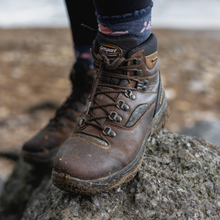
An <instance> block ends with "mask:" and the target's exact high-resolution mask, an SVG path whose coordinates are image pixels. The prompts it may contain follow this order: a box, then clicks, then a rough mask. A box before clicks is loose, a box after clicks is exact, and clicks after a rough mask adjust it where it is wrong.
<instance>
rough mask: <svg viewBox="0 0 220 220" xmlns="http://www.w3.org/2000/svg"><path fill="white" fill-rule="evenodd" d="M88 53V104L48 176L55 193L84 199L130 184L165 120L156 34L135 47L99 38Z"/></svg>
mask: <svg viewBox="0 0 220 220" xmlns="http://www.w3.org/2000/svg"><path fill="white" fill-rule="evenodd" d="M92 54H93V58H94V66H95V68H96V70H97V78H96V81H95V83H94V87H93V91H92V94H91V95H90V102H89V103H88V105H87V107H86V109H85V110H84V113H83V114H82V115H81V118H80V120H79V122H78V126H77V127H76V129H75V131H74V133H73V134H72V135H71V137H69V138H68V139H67V140H66V142H65V143H64V145H63V146H62V148H61V149H60V151H59V152H58V154H57V156H56V158H55V160H54V167H53V172H52V181H53V183H54V184H55V186H57V187H58V188H60V189H63V190H65V191H70V192H80V193H86V194H88V193H100V192H106V191H108V190H110V189H112V188H115V187H117V186H119V185H120V184H122V183H124V182H127V181H129V180H130V179H132V178H133V177H134V176H135V174H136V173H137V171H138V169H139V167H140V166H141V163H142V159H143V155H144V152H145V148H146V146H147V144H148V139H149V137H150V136H151V135H153V134H155V133H157V132H158V131H159V130H160V129H161V128H162V127H163V126H164V125H165V123H166V121H167V119H168V116H169V110H168V105H167V101H166V98H165V92H164V89H163V88H162V84H161V76H160V71H159V66H158V54H157V39H156V37H155V35H153V34H152V35H151V36H150V38H149V39H148V40H147V41H146V42H144V43H143V44H141V45H138V42H137V39H136V38H134V37H130V36H124V37H118V38H116V37H113V38H112V37H107V36H105V35H103V34H101V33H98V36H97V38H96V41H95V43H94V49H93V51H92Z"/></svg>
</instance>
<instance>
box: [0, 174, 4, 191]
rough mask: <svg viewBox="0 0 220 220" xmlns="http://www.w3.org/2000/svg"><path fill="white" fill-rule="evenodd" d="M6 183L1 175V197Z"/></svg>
mask: <svg viewBox="0 0 220 220" xmlns="http://www.w3.org/2000/svg"><path fill="white" fill-rule="evenodd" d="M4 183H5V180H4V178H3V177H2V176H1V175H0V195H1V193H2V190H3V187H4Z"/></svg>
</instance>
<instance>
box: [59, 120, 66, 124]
mask: <svg viewBox="0 0 220 220" xmlns="http://www.w3.org/2000/svg"><path fill="white" fill-rule="evenodd" d="M58 124H59V125H61V126H66V122H65V121H64V120H62V119H60V120H59V121H58Z"/></svg>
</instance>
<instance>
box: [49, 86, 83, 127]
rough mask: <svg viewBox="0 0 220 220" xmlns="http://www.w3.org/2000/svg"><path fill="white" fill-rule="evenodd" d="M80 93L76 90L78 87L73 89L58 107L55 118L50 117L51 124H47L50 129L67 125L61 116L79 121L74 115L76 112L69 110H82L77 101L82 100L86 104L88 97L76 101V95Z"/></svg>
mask: <svg viewBox="0 0 220 220" xmlns="http://www.w3.org/2000/svg"><path fill="white" fill-rule="evenodd" d="M79 94H80V92H77V91H76V88H74V89H73V91H72V93H71V95H70V96H69V97H68V98H67V100H66V101H65V102H64V104H63V105H62V106H61V107H60V108H58V109H57V111H56V114H55V116H54V118H52V119H50V121H49V124H48V126H47V128H48V129H50V130H56V127H57V126H58V125H60V126H65V122H64V120H62V119H61V117H65V118H68V119H70V120H72V121H77V118H76V117H74V114H73V113H72V112H71V111H68V110H69V109H73V110H75V111H77V112H80V111H81V109H80V107H79V106H78V104H77V102H81V103H83V104H84V105H86V101H87V97H85V96H82V98H81V100H79V101H78V100H77V101H76V97H77V96H78V95H79Z"/></svg>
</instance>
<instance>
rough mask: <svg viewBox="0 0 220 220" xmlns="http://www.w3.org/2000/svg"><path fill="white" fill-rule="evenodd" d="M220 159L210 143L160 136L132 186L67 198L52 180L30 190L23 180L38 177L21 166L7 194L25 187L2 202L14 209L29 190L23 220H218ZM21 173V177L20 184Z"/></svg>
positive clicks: (46, 179) (153, 140) (43, 178)
mask: <svg viewBox="0 0 220 220" xmlns="http://www.w3.org/2000/svg"><path fill="white" fill-rule="evenodd" d="M219 155H220V151H219V149H218V148H217V147H215V146H214V145H212V144H210V143H208V142H206V141H203V140H201V139H197V138H193V137H186V136H181V135H177V134H173V133H169V132H166V131H161V133H160V134H159V135H156V136H153V137H152V138H151V141H150V143H149V146H148V147H147V151H146V154H145V158H144V160H143V165H142V167H141V169H140V171H139V172H138V174H137V175H136V177H135V178H134V179H133V180H132V181H131V182H129V183H125V184H123V185H122V186H121V187H120V188H118V189H115V190H112V191H111V192H109V193H102V194H98V195H94V196H83V195H75V194H70V193H67V192H63V191H61V190H59V189H57V188H56V187H55V186H53V185H52V183H51V181H50V175H48V174H44V175H41V177H39V178H38V183H36V186H35V187H34V186H33V184H30V186H29V187H28V185H27V181H24V179H25V178H24V176H25V175H26V176H29V177H30V176H32V178H33V179H34V178H35V177H33V175H36V173H34V172H33V170H32V171H31V170H30V171H28V169H27V168H26V166H25V165H26V164H25V163H23V162H22V161H20V163H19V164H18V165H17V167H16V168H17V170H15V171H14V173H13V174H12V176H13V175H14V176H13V178H12V177H11V178H10V180H9V181H8V182H7V184H6V187H5V189H6V190H7V189H8V187H9V186H8V185H9V184H11V186H12V185H14V186H16V185H17V186H18V184H20V187H19V188H18V189H17V188H15V191H17V192H12V193H11V194H10V192H9V191H7V192H4V195H3V197H2V198H1V202H2V201H3V200H4V199H5V198H7V197H10V198H8V204H9V205H10V202H9V200H14V201H16V200H18V199H19V198H17V196H18V195H20V196H22V193H21V191H23V192H25V191H24V189H25V186H26V187H27V190H29V192H28V194H29V195H30V196H29V198H27V197H26V195H27V193H24V197H25V198H23V199H21V200H22V202H23V208H22V209H23V210H24V211H23V213H22V218H21V219H22V220H30V219H31V220H80V219H83V220H87V219H88V220H92V219H94V220H107V219H111V220H125V219H126V220H127V219H131V220H142V219H144V220H146V219H158V220H162V219H163V220H165V219H172V220H174V219H178V220H179V219H206V220H209V219H210V220H211V219H216V220H218V219H220V200H219V199H220V175H219V174H220V157H219ZM21 169H23V170H21ZM29 169H30V168H29ZM32 169H33V168H32ZM41 170H42V169H41ZM35 171H36V170H35ZM16 172H22V173H21V174H20V175H21V179H20V178H19V176H16V175H15V174H16ZM27 172H32V174H30V173H29V174H27ZM22 175H24V176H23V177H22ZM16 178H17V179H16ZM40 178H41V179H40ZM35 179H36V178H35ZM39 180H41V181H39ZM22 181H24V182H22ZM11 182H14V183H13V184H12V183H11ZM39 182H40V183H39ZM18 191H19V192H20V193H19V192H18ZM15 203H16V202H15ZM24 203H25V205H26V204H27V205H26V206H25V205H24ZM1 204H2V203H1ZM17 205H18V203H17ZM24 207H25V208H24ZM0 216H3V215H1V213H0ZM5 216H6V215H5ZM20 216H21V215H20ZM0 219H1V220H2V219H3V218H1V217H0ZM5 219H10V218H7V216H6V218H5ZM14 219H16V218H14ZM17 219H20V218H17Z"/></svg>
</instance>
